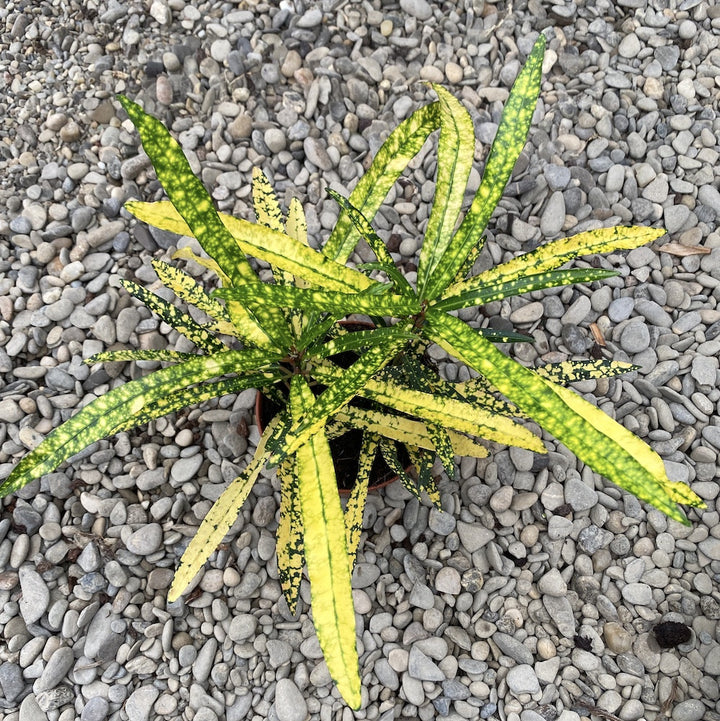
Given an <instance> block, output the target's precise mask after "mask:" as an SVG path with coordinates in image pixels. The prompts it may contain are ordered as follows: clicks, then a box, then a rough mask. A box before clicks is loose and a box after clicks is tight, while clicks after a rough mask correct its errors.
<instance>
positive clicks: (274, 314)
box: [118, 95, 284, 348]
mask: <svg viewBox="0 0 720 721" xmlns="http://www.w3.org/2000/svg"><path fill="white" fill-rule="evenodd" d="M118 100H119V101H120V104H121V105H122V106H123V108H124V109H125V112H126V113H127V114H128V116H129V117H130V120H131V121H132V123H133V125H134V126H135V127H136V128H137V131H138V133H139V134H140V139H141V140H142V144H143V148H144V149H145V152H146V153H147V154H148V157H149V158H150V160H151V161H152V164H153V167H154V168H155V173H156V174H157V176H158V180H159V181H160V183H161V184H162V186H163V188H164V189H165V192H166V193H167V195H168V197H169V198H170V201H171V203H172V204H173V206H174V207H175V209H176V210H177V212H178V214H179V215H180V216H182V218H183V220H184V221H185V223H186V224H187V227H188V229H189V230H190V232H191V233H192V235H193V236H194V237H195V238H197V240H198V242H199V243H200V245H201V246H202V248H203V250H204V251H205V252H206V253H207V254H208V255H209V256H210V257H211V258H212V259H213V260H215V261H216V262H217V264H218V265H219V266H220V268H221V269H222V270H223V272H224V273H225V274H226V275H227V276H228V278H229V279H230V282H231V283H232V284H233V285H240V284H245V283H250V284H259V280H258V278H257V276H256V275H255V272H254V271H253V270H252V268H251V267H250V263H248V261H247V258H246V257H245V255H244V254H243V253H242V252H240V250H239V249H238V247H237V244H236V243H235V241H234V240H233V238H232V236H231V235H230V233H229V232H228V231H227V229H226V228H225V226H224V225H223V223H222V221H221V220H220V218H219V216H218V214H217V211H216V210H215V206H214V205H213V202H212V199H211V198H210V195H209V194H208V192H207V190H205V187H204V186H203V184H202V182H201V181H200V179H199V178H197V177H196V176H195V174H194V173H193V172H192V169H191V168H190V163H189V162H188V160H187V158H186V157H185V155H184V154H183V152H182V148H181V147H180V145H179V144H178V142H177V141H176V140H175V139H174V138H173V137H172V136H171V135H170V133H169V132H168V130H167V128H166V127H165V126H164V125H163V124H162V123H161V122H160V121H159V120H157V119H156V118H153V117H152V116H151V115H148V114H147V113H145V112H143V110H142V108H141V107H140V106H139V105H138V104H137V103H134V102H132V101H131V100H129V99H128V98H126V97H125V96H123V95H119V96H118ZM183 235H187V233H183ZM228 312H229V313H230V316H231V318H232V320H233V324H234V325H235V326H236V328H237V329H238V330H240V329H241V328H242V329H243V330H246V331H247V332H248V336H247V340H248V341H249V342H252V343H253V344H254V345H257V346H258V347H265V348H268V347H273V346H277V345H278V344H280V345H282V343H281V341H282V338H283V334H282V329H283V328H284V323H283V322H282V316H280V315H279V314H278V311H277V310H276V309H273V308H263V309H258V311H257V313H258V316H259V317H258V318H257V319H254V318H252V316H251V315H250V314H248V312H247V310H246V309H245V308H243V307H242V306H239V305H237V304H231V305H229V306H228ZM236 321H237V322H236Z"/></svg>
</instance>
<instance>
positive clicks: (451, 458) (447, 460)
mask: <svg viewBox="0 0 720 721" xmlns="http://www.w3.org/2000/svg"><path fill="white" fill-rule="evenodd" d="M427 429H428V433H429V434H430V438H431V439H432V442H433V446H435V453H437V457H438V458H439V459H440V462H441V463H442V464H443V468H444V469H445V473H447V474H448V476H450V478H453V477H454V476H455V449H454V448H453V444H452V440H451V439H450V434H449V433H448V431H447V430H446V429H445V428H443V427H442V426H438V425H436V424H434V423H429V424H428V427H427Z"/></svg>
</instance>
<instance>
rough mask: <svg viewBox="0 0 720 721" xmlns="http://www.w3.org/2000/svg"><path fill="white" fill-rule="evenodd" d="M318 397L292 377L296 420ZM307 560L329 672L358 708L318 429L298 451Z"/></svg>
mask: <svg viewBox="0 0 720 721" xmlns="http://www.w3.org/2000/svg"><path fill="white" fill-rule="evenodd" d="M317 402H318V401H317V400H316V399H315V398H314V397H313V394H312V391H311V390H310V387H309V386H308V385H307V383H306V382H305V380H304V379H303V378H302V376H299V375H296V376H293V379H292V383H291V385H290V407H291V412H292V417H293V421H294V423H295V424H297V423H299V422H301V420H302V418H304V417H305V416H307V415H308V414H309V413H311V412H312V407H313V405H315V404H316V403H317ZM296 464H297V477H298V490H299V497H300V512H301V515H302V524H303V528H304V532H305V537H306V538H307V539H308V540H311V542H310V543H306V544H305V560H306V562H307V569H308V576H309V578H310V592H311V598H312V611H313V623H314V625H315V631H316V632H317V637H318V641H320V648H321V649H322V652H323V655H324V656H325V662H326V663H327V667H328V670H329V671H330V675H331V676H332V677H333V679H334V681H335V683H336V684H337V687H338V690H339V691H340V694H341V695H342V697H343V698H344V699H345V701H346V703H347V704H348V705H349V706H350V707H351V708H354V709H357V708H359V707H360V674H359V671H358V655H357V644H356V640H355V610H354V607H353V599H352V588H351V585H350V564H349V562H348V552H347V544H346V541H345V537H346V535H345V519H344V516H343V510H342V506H341V504H340V496H339V495H338V490H337V481H336V478H335V472H334V470H333V462H332V456H331V454H330V445H329V444H328V441H327V438H326V437H325V432H324V430H323V429H322V428H321V429H320V430H319V431H318V432H317V433H314V434H312V435H311V436H310V437H309V438H308V440H307V443H304V444H303V445H301V446H300V447H299V448H298V450H297V455H296Z"/></svg>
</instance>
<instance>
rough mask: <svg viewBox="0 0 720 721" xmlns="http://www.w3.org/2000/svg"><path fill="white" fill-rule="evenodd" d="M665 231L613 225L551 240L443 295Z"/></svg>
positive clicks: (626, 247)
mask: <svg viewBox="0 0 720 721" xmlns="http://www.w3.org/2000/svg"><path fill="white" fill-rule="evenodd" d="M664 234H665V231H664V230H662V229H658V228H645V227H641V226H631V227H628V228H626V227H623V226H614V227H612V228H598V229H596V230H588V231H585V232H584V233H578V234H577V235H573V236H572V237H570V238H560V239H558V240H552V241H550V242H549V243H544V244H543V245H541V246H539V247H538V248H536V249H535V250H533V251H530V252H529V253H525V254H523V255H520V256H518V257H517V258H513V259H512V260H509V261H507V263H502V264H501V265H497V266H495V267H494V268H491V269H490V270H486V271H485V272H484V273H481V274H480V275H478V276H475V277H474V278H470V279H469V280H468V281H466V282H465V283H460V284H459V285H457V286H454V287H453V288H450V289H449V290H448V291H447V292H446V293H445V294H444V295H443V297H445V298H447V297H450V296H451V295H454V294H455V293H456V292H457V290H458V288H464V289H465V290H472V289H473V288H477V287H483V286H500V285H503V284H506V283H508V284H509V283H513V282H514V281H520V280H522V279H523V278H525V277H526V276H534V275H535V274H538V273H541V274H542V273H548V272H549V271H551V270H554V269H555V268H559V267H560V266H561V265H564V264H565V263H567V262H568V261H570V260H573V259H574V258H577V257H579V256H582V255H591V254H594V253H609V252H612V251H615V250H630V249H632V248H639V247H640V246H641V245H645V244H647V243H651V242H652V241H653V240H655V239H657V238H659V237H660V236H662V235H664ZM563 272H567V271H563ZM606 272H608V271H606ZM610 272H612V271H610ZM546 287H549V286H546Z"/></svg>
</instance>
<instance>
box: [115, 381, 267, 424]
mask: <svg viewBox="0 0 720 721" xmlns="http://www.w3.org/2000/svg"><path fill="white" fill-rule="evenodd" d="M279 377H280V375H279V372H276V373H253V374H249V375H244V376H240V377H237V378H224V379H223V380H220V381H213V382H210V383H201V384H199V385H197V386H193V387H192V388H184V389H183V390H179V391H174V392H173V393H168V394H167V395H165V396H163V397H162V398H158V399H157V400H156V401H155V402H149V403H146V404H145V407H144V408H143V409H142V411H141V412H140V413H138V414H137V415H135V416H132V417H130V418H128V419H127V421H126V422H122V421H121V422H120V424H119V425H118V427H117V428H115V429H114V430H113V433H120V432H122V431H128V430H130V429H131V428H136V427H137V426H141V425H144V424H145V423H148V422H149V421H152V420H154V419H155V418H160V417H161V416H166V415H167V414H168V413H173V412H174V411H177V410H180V409H181V408H187V407H189V406H194V405H196V404H198V403H202V402H203V401H206V400H209V399H210V398H220V397H221V396H226V395H229V394H230V393H240V391H244V390H245V389H247V388H263V387H264V386H266V385H267V384H269V383H273V382H275V381H277V380H278V379H279ZM108 435H110V434H108Z"/></svg>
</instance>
